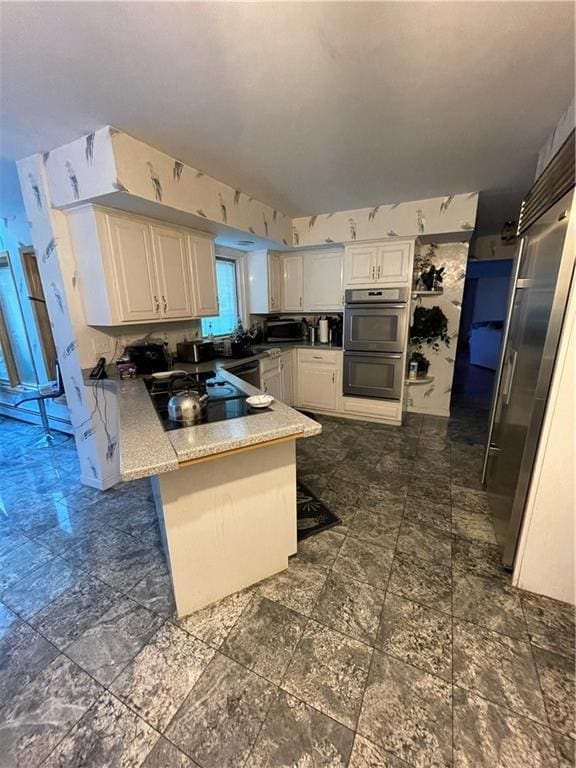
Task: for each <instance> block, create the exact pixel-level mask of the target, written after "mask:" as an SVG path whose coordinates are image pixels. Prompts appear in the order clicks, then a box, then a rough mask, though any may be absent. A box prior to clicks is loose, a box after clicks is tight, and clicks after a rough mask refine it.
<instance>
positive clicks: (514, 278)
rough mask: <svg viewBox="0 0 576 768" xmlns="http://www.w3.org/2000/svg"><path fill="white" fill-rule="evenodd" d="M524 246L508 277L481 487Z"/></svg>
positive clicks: (491, 439) (521, 242)
mask: <svg viewBox="0 0 576 768" xmlns="http://www.w3.org/2000/svg"><path fill="white" fill-rule="evenodd" d="M525 244H526V238H525V237H523V238H522V240H520V243H519V245H518V254H517V256H516V262H515V264H514V268H513V273H512V275H511V276H510V294H509V298H508V310H507V312H506V321H505V323H504V333H503V334H502V346H501V347H500V360H499V363H498V370H497V371H496V377H495V379H494V390H493V392H492V403H491V405H490V419H489V421H488V437H487V439H486V449H485V451H484V463H483V465H482V485H484V484H485V483H486V474H487V472H488V459H489V457H490V446H491V445H493V442H494V438H493V433H494V423H495V421H496V410H497V408H498V399H499V397H500V387H501V386H502V373H503V369H504V360H505V357H506V347H507V345H508V337H509V335H510V323H511V320H512V311H513V309H514V297H515V295H516V283H517V281H518V275H519V274H520V266H521V264H522V255H523V253H524V247H525Z"/></svg>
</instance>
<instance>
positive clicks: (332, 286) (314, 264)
mask: <svg viewBox="0 0 576 768" xmlns="http://www.w3.org/2000/svg"><path fill="white" fill-rule="evenodd" d="M342 268H343V252H342V251H341V250H338V251H336V252H335V251H317V252H316V253H305V254H304V277H305V280H304V282H305V287H304V306H305V309H307V310H311V311H313V312H333V311H340V312H341V311H342V308H343V306H344V289H343V275H342Z"/></svg>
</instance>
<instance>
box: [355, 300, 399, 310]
mask: <svg viewBox="0 0 576 768" xmlns="http://www.w3.org/2000/svg"><path fill="white" fill-rule="evenodd" d="M346 309H347V310H353V309H374V310H375V311H376V312H378V311H380V310H382V309H406V302H405V301H403V302H394V303H391V302H389V301H374V302H372V303H371V304H366V303H363V304H346Z"/></svg>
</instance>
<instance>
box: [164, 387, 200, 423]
mask: <svg viewBox="0 0 576 768" xmlns="http://www.w3.org/2000/svg"><path fill="white" fill-rule="evenodd" d="M194 385H195V383H194V382H190V381H188V380H187V379H186V378H184V377H174V378H173V379H172V381H171V382H170V400H169V401H168V418H169V419H170V420H171V421H178V422H180V423H185V424H193V423H194V422H195V421H198V419H199V418H200V416H201V415H202V409H203V408H204V403H205V402H206V400H208V395H206V394H204V395H200V394H199V393H198V392H197V390H196V389H195V388H194Z"/></svg>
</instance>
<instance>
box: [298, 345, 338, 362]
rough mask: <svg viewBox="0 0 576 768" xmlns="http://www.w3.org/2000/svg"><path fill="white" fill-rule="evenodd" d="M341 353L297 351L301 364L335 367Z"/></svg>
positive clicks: (318, 350)
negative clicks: (320, 364) (321, 364)
mask: <svg viewBox="0 0 576 768" xmlns="http://www.w3.org/2000/svg"><path fill="white" fill-rule="evenodd" d="M340 355H341V352H338V351H337V350H335V349H299V350H298V360H299V362H302V363H323V364H324V365H337V363H338V358H339V356H340Z"/></svg>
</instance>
